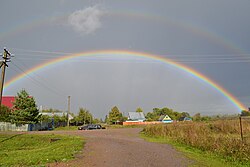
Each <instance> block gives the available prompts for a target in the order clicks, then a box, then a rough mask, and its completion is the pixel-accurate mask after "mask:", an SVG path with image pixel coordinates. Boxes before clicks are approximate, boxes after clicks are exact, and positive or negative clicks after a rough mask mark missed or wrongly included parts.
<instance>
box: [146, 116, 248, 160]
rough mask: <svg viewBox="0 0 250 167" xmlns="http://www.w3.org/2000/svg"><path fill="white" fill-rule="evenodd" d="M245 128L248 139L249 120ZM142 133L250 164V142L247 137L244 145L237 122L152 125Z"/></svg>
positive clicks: (244, 123)
mask: <svg viewBox="0 0 250 167" xmlns="http://www.w3.org/2000/svg"><path fill="white" fill-rule="evenodd" d="M243 125H244V126H243V127H244V134H245V136H249V134H250V123H249V120H244V121H243ZM143 131H144V133H145V134H146V135H149V136H154V137H164V138H168V139H170V140H171V141H174V142H177V143H181V144H185V145H188V146H192V147H195V148H198V149H200V150H202V151H208V152H212V153H215V154H217V155H220V156H223V157H224V158H225V159H227V160H229V161H238V162H241V163H243V164H244V163H248V162H249V161H250V145H249V144H250V138H249V137H246V138H245V141H244V142H242V140H241V138H240V128H239V121H238V120H219V121H214V122H208V123H204V122H177V123H173V124H160V125H150V126H147V127H145V128H144V130H143Z"/></svg>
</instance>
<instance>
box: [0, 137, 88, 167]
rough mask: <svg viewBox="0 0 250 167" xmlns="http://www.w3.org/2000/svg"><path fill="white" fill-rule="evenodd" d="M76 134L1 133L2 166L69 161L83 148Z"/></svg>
mask: <svg viewBox="0 0 250 167" xmlns="http://www.w3.org/2000/svg"><path fill="white" fill-rule="evenodd" d="M83 144H84V141H83V139H82V138H80V137H76V136H59V135H53V134H49V135H45V134H0V148H1V149H0V166H32V165H36V166H37V165H38V166H43V165H45V164H47V163H50V162H58V161H68V160H70V159H73V158H74V155H75V154H76V153H77V152H79V151H80V150H82V148H83Z"/></svg>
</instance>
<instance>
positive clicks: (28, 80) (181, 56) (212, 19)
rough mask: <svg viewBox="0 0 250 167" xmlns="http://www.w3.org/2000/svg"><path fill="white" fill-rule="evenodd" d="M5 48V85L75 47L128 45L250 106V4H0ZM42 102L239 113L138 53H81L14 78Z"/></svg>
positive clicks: (100, 108) (191, 0)
mask: <svg viewBox="0 0 250 167" xmlns="http://www.w3.org/2000/svg"><path fill="white" fill-rule="evenodd" d="M0 4H1V5H0V22H1V27H0V48H2V49H3V48H4V47H7V48H8V49H9V51H10V52H12V53H13V54H15V57H14V58H12V62H11V63H9V67H8V68H7V71H6V80H5V81H6V82H7V81H9V80H11V79H12V78H13V77H15V76H17V75H20V74H22V73H27V70H29V69H30V68H33V67H35V66H37V65H39V64H42V63H45V62H48V61H52V60H53V59H57V58H60V57H62V56H66V55H71V54H73V53H81V52H82V53H83V52H88V51H96V50H98V51H99V50H128V51H134V52H144V53H149V54H153V55H158V56H161V57H164V58H169V59H171V60H173V61H176V62H178V63H181V64H184V65H186V66H188V67H190V68H192V69H194V70H196V71H198V72H200V73H202V74H204V75H205V76H207V77H208V78H210V79H212V80H213V81H215V82H216V83H218V84H219V85H221V86H222V87H223V88H225V89H226V90H228V91H229V92H230V93H232V94H233V95H234V96H235V97H236V98H237V99H238V100H239V101H241V102H242V103H243V104H244V105H245V106H249V105H250V104H249V103H250V87H249V85H250V77H249V71H250V22H249V15H250V1H248V0H240V1H235V0H220V1H218V0H209V1H207V0H186V1H183V0H157V1H154V2H152V1H151V0H143V1H142V0H126V1H122V0H96V1H95V0H86V1H82V0H74V1H72V0H57V1H56V0H55V1H50V0H43V1H38V0H22V1H18V0H9V1H7V0H0ZM23 88H24V89H26V90H27V91H28V92H29V93H30V94H31V95H32V96H34V97H35V99H36V101H37V104H38V106H40V105H43V106H44V107H45V108H55V109H60V110H64V111H66V110H67V97H68V96H69V95H70V96H71V111H73V112H74V113H77V112H78V109H79V107H83V108H87V109H88V110H90V111H91V112H92V113H93V115H94V116H96V117H99V118H100V117H102V118H103V117H104V116H105V115H106V114H107V113H108V112H109V110H110V109H111V107H113V106H115V105H116V106H118V107H119V109H120V110H121V111H122V112H123V113H124V114H125V115H126V114H127V112H129V111H135V109H136V108H137V107H141V108H142V109H143V110H144V112H145V113H146V112H149V111H152V108H155V107H169V108H173V109H174V110H177V111H186V112H189V113H191V114H195V113H198V112H200V113H202V114H204V115H214V114H236V113H239V109H238V108H237V107H235V106H234V105H233V104H232V103H231V102H230V101H229V100H228V99H227V98H225V96H223V95H222V94H221V93H220V92H218V91H217V90H215V89H214V88H213V87H211V86H210V85H208V84H207V83H205V82H203V81H201V80H200V79H198V78H196V77H194V76H192V75H190V74H188V73H187V72H185V71H183V70H180V69H179V68H176V67H173V66H171V65H169V64H166V63H163V62H159V61H157V60H153V59H149V58H146V57H145V58H142V57H138V56H124V55H122V56H119V55H115V54H108V55H102V56H89V57H78V58H73V59H70V60H67V61H63V62H60V63H56V64H53V65H51V66H48V67H46V68H43V69H41V70H38V71H36V72H34V73H31V74H27V75H26V77H24V78H22V79H21V80H19V81H17V82H15V83H13V84H12V85H11V86H9V87H8V88H6V89H5V90H4V95H16V93H17V92H18V91H20V90H21V89H23Z"/></svg>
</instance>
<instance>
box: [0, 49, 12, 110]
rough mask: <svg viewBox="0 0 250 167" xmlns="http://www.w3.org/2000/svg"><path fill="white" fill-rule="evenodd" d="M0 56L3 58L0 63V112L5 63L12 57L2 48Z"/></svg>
mask: <svg viewBox="0 0 250 167" xmlns="http://www.w3.org/2000/svg"><path fill="white" fill-rule="evenodd" d="M2 56H3V60H1V61H0V67H1V68H2V75H1V81H0V111H1V108H2V107H1V106H2V96H3V85H4V77H5V68H6V67H8V64H7V62H10V58H11V57H12V55H11V53H10V52H9V51H8V50H7V49H6V48H4V49H3V55H2Z"/></svg>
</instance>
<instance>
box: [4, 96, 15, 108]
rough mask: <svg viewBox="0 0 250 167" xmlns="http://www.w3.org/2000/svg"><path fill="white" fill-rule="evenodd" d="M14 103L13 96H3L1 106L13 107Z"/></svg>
mask: <svg viewBox="0 0 250 167" xmlns="http://www.w3.org/2000/svg"><path fill="white" fill-rule="evenodd" d="M14 101H15V96H3V97H2V105H5V106H7V107H9V108H12V107H13V102H14Z"/></svg>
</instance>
